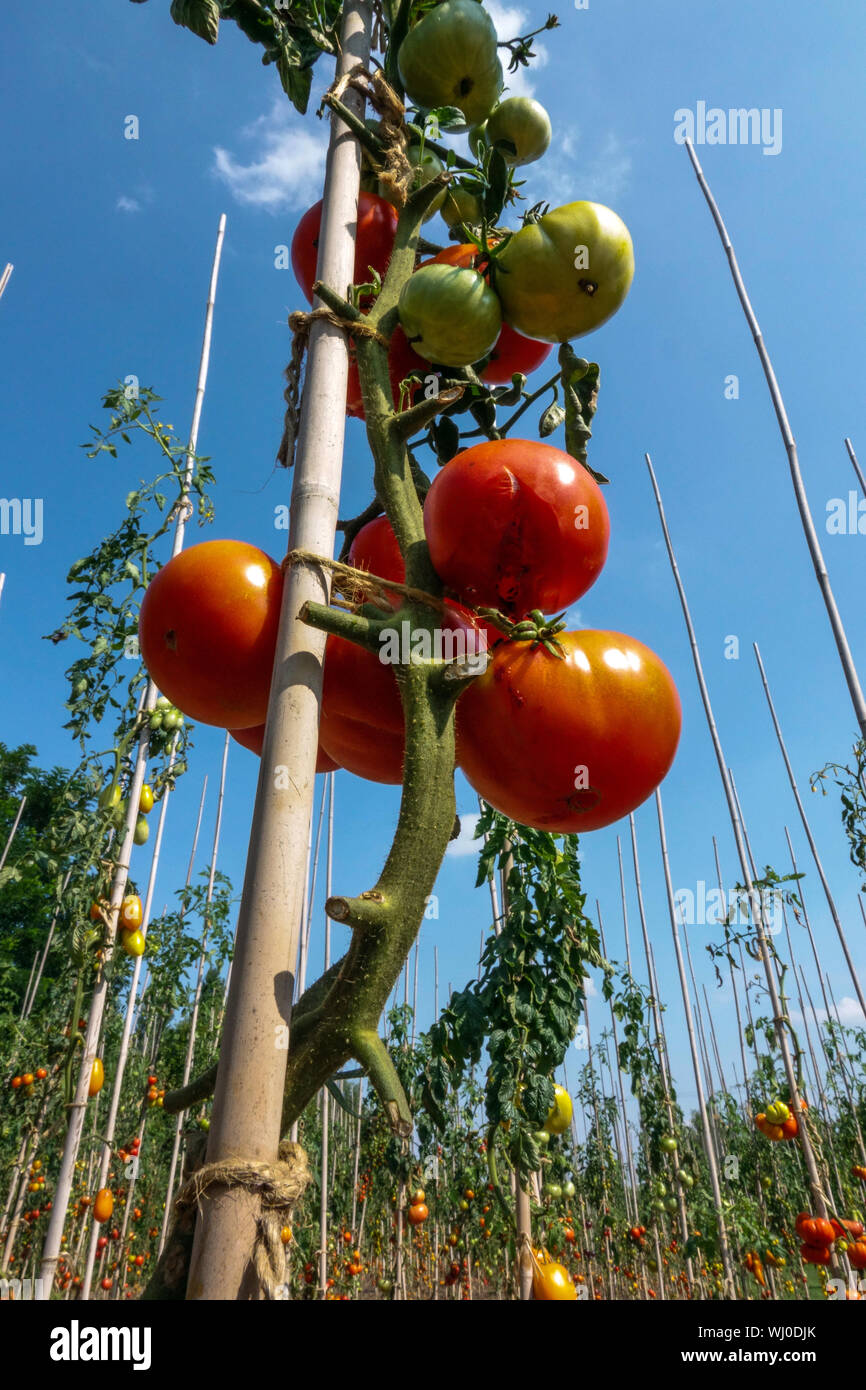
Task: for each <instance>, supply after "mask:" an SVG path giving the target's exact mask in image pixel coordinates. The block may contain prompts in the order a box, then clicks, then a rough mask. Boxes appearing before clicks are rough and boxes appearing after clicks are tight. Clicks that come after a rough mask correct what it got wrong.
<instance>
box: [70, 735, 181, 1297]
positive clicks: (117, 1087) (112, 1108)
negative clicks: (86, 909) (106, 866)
mask: <svg viewBox="0 0 866 1390" xmlns="http://www.w3.org/2000/svg"><path fill="white" fill-rule="evenodd" d="M176 748H177V738H176V737H175V738H174V740H173V741H172V748H171V754H170V757H169V771H171V768H172V767H173V766H174V759H175V752H176ZM169 795H170V792H169V791H168V789H167V790H166V793H165V795H164V796H163V798H162V801H161V803H160V808H159V819H158V821H157V826H156V836H155V839H154V847H153V858H152V859H151V862H150V875H149V877H148V882H147V893H146V896H145V902H144V907H143V910H142V919H141V930H142V932H143V933H144V935H145V939H146V938H147V929H148V926H149V924H150V910H151V906H152V904H153V890H154V886H155V884H156V875H157V870H158V868H159V858H160V850H161V848H162V837H163V831H164V829H165V818H166V814H167V812H168V799H169ZM143 959H144V957H143V956H136V957H135V964H134V966H133V970H132V981H131V983H130V986H129V997H128V999H127V1001H126V1015H125V1017H124V1021H123V1032H122V1034H121V1038H120V1049H119V1052H118V1058H117V1066H116V1068H115V1073H114V1082H113V1085H112V1088H111V1102H110V1104H109V1108H108V1119H107V1120H106V1122H105V1129H104V1131H103V1134H102V1138H103V1143H102V1153H101V1156H100V1163H99V1180H98V1184H97V1186H98V1187H100V1188H103V1187H106V1186H107V1183H108V1171H109V1167H110V1165H111V1156H112V1152H113V1149H114V1136H115V1131H116V1126H117V1115H118V1111H119V1109H120V1097H121V1093H122V1090H123V1078H124V1074H125V1072H126V1061H127V1057H128V1054H129V1039H130V1036H131V1033H132V1019H133V1015H134V1013H135V1000H136V995H137V993H138V982H139V979H140V977H141V966H142V961H143ZM138 1162H139V1161H138V1159H137V1158H135V1159H133V1160H132V1169H133V1171H136V1170H137V1168H138ZM130 1176H131V1174H130ZM127 1204H128V1203H127ZM86 1224H87V1222H86V1217H85V1219H84V1220H83V1221H82V1225H86ZM99 1234H100V1232H99V1226H98V1225H97V1223H96V1222H95V1221H94V1222H92V1225H91V1231H90V1244H89V1246H88V1251H87V1263H86V1267H85V1271H84V1280H83V1283H82V1288H81V1298H82V1300H87V1299H89V1298H90V1289H91V1283H92V1279H93V1265H94V1261H95V1259H96V1243H97V1241H98V1239H99Z"/></svg>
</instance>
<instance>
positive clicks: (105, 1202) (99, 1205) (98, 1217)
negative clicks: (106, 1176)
mask: <svg viewBox="0 0 866 1390" xmlns="http://www.w3.org/2000/svg"><path fill="white" fill-rule="evenodd" d="M113 1214H114V1197H113V1196H112V1193H111V1188H109V1187H101V1188H100V1189H99V1191H98V1192H97V1194H96V1201H95V1202H94V1203H93V1219H94V1221H95V1222H96V1224H97V1225H98V1226H102V1225H103V1224H104V1222H106V1221H110V1220H111V1218H112V1215H113Z"/></svg>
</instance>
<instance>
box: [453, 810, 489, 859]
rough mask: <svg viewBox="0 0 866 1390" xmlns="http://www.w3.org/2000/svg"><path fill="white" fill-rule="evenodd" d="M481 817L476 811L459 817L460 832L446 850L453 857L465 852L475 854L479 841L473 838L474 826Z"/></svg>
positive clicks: (478, 848)
mask: <svg viewBox="0 0 866 1390" xmlns="http://www.w3.org/2000/svg"><path fill="white" fill-rule="evenodd" d="M480 819H481V817H480V816H479V815H478V814H477V813H476V814H475V815H474V816H461V817H460V834H459V835H458V836H457V839H456V840H452V841H451V843H450V844H449V846H448V849H447V851H446V853H447V854H450V855H451V856H452V857H453V858H458V859H460V858H462V857H463V856H464V855H467V854H477V853H478V851H479V850H480V848H481V841H480V840H476V839H473V836H474V835H475V827H476V825H477V824H478V822H479V820H480Z"/></svg>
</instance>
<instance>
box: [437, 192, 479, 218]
mask: <svg viewBox="0 0 866 1390" xmlns="http://www.w3.org/2000/svg"><path fill="white" fill-rule="evenodd" d="M439 211H440V213H441V214H442V221H443V222H444V223H445V224H446V225H447V226H448V227H459V225H460V223H461V222H465V223H466V224H467V226H469V227H477V226H478V224H479V223H480V222H481V220H482V217H483V215H484V209H483V207H482V203H481V199H480V198H478V197H476V195H475V194H474V193H470V192H469V190H468V189H466V188H464V187H463V186H462V185H461V184H459V183H451V184H449V185H448V187H447V188H446V190H445V197H444V199H443V202H442V206H441V208H440V209H439Z"/></svg>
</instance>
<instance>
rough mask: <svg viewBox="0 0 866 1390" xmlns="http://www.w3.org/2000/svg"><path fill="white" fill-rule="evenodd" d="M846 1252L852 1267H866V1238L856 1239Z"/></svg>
mask: <svg viewBox="0 0 866 1390" xmlns="http://www.w3.org/2000/svg"><path fill="white" fill-rule="evenodd" d="M845 1253H846V1254H847V1256H848V1260H849V1262H850V1265H851V1268H852V1269H866V1240H860V1239H858V1240H856V1241H855V1242H854V1244H853V1245H849V1246H848V1249H847V1251H846V1252H845Z"/></svg>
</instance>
